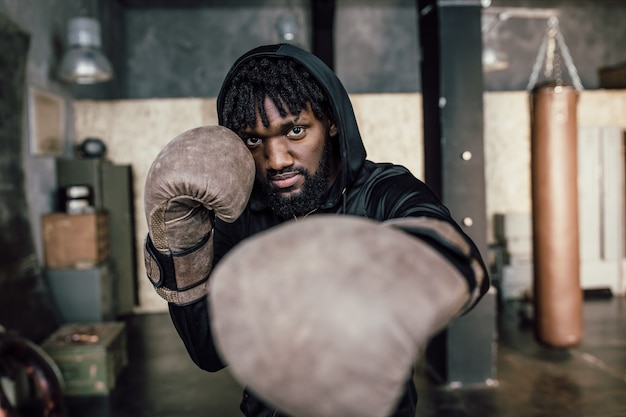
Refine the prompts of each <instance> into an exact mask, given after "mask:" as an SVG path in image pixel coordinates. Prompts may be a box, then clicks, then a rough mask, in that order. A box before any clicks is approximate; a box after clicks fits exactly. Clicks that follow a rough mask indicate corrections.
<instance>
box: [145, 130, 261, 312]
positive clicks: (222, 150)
mask: <svg viewBox="0 0 626 417" xmlns="http://www.w3.org/2000/svg"><path fill="white" fill-rule="evenodd" d="M254 175H255V169H254V160H253V159H252V156H251V155H250V152H249V151H248V149H247V148H246V146H245V145H244V144H243V142H242V141H241V138H239V136H237V135H236V134H235V133H234V132H232V131H231V130H229V129H227V128H225V127H222V126H203V127H198V128H195V129H191V130H188V131H186V132H183V133H182V134H180V135H179V136H177V137H175V138H174V139H173V140H172V141H170V142H169V143H168V144H167V145H166V146H165V147H164V148H163V149H162V150H161V152H160V153H159V154H158V155H157V157H156V158H155V160H154V162H153V163H152V165H151V167H150V170H149V171H148V175H147V178H146V186H145V195H144V208H145V213H146V220H147V222H148V239H147V240H146V245H145V247H144V249H145V251H144V260H145V263H146V271H147V273H148V277H149V278H150V280H151V281H152V283H153V285H154V286H155V287H156V289H157V292H158V293H159V295H161V297H163V298H164V299H166V300H167V301H169V302H172V303H175V304H186V303H189V302H192V301H194V300H196V299H198V298H200V297H202V296H204V295H206V291H207V280H208V275H209V273H210V271H211V268H212V262H213V243H212V230H213V219H214V216H217V217H218V218H220V219H222V220H224V221H226V222H233V221H235V220H236V219H237V218H238V217H239V216H240V214H241V213H242V212H243V210H244V208H245V207H246V204H247V203H248V199H249V197H250V193H251V190H252V185H253V182H254Z"/></svg>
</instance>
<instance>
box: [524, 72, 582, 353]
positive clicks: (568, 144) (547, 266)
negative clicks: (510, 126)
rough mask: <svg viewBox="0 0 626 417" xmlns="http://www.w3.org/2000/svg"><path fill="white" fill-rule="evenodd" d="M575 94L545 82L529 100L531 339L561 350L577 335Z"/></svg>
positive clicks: (577, 338)
mask: <svg viewBox="0 0 626 417" xmlns="http://www.w3.org/2000/svg"><path fill="white" fill-rule="evenodd" d="M577 103H578V92H577V91H576V89H574V88H573V87H572V86H570V85H561V84H558V83H554V82H550V83H546V84H543V85H540V86H537V87H536V88H534V89H533V90H532V94H531V177H532V210H533V259H534V282H533V288H534V306H535V334H536V337H537V339H538V340H539V341H540V342H541V343H543V344H546V345H548V346H552V347H558V348H567V347H571V346H575V345H577V344H578V343H580V341H581V339H582V333H583V320H582V290H581V287H580V255H579V246H578V243H579V242H578V240H579V233H578V183H577V135H578V123H577Z"/></svg>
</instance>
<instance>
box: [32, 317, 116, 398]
mask: <svg viewBox="0 0 626 417" xmlns="http://www.w3.org/2000/svg"><path fill="white" fill-rule="evenodd" d="M42 348H43V349H44V350H45V351H46V353H48V355H50V357H51V358H52V359H53V360H54V361H55V362H56V363H57V365H58V366H59V368H60V369H61V373H62V374H63V379H64V384H65V394H66V395H68V396H79V395H107V394H108V393H109V392H110V390H111V389H113V388H114V387H115V383H116V380H117V377H118V376H119V374H120V372H121V371H122V369H123V368H124V367H125V366H126V365H127V364H128V351H127V346H126V326H125V324H124V323H122V322H103V323H80V324H78V323H72V324H65V325H63V326H61V327H60V328H59V329H58V330H57V331H55V332H54V333H53V334H52V335H51V336H50V337H49V338H48V339H46V341H45V342H44V343H43V344H42Z"/></svg>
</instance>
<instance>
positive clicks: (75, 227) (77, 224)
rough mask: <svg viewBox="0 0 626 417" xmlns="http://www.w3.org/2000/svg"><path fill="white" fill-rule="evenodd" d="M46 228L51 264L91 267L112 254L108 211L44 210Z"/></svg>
mask: <svg viewBox="0 0 626 417" xmlns="http://www.w3.org/2000/svg"><path fill="white" fill-rule="evenodd" d="M42 228H43V240H44V252H45V260H46V266H47V267H48V268H91V267H93V266H95V265H97V264H99V263H100V262H103V261H105V260H106V259H107V258H108V256H109V236H108V219H107V213H106V212H104V211H100V212H96V213H81V214H68V213H50V214H44V215H43V217H42Z"/></svg>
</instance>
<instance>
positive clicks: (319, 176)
mask: <svg viewBox="0 0 626 417" xmlns="http://www.w3.org/2000/svg"><path fill="white" fill-rule="evenodd" d="M264 107H265V111H266V113H267V117H268V120H269V126H268V127H265V126H263V122H262V121H261V117H260V116H259V115H258V111H257V118H256V124H255V126H254V127H252V128H246V129H244V130H241V131H240V132H238V133H239V136H241V138H242V139H243V141H244V143H245V144H246V146H247V147H248V149H249V150H250V152H251V153H252V156H253V158H254V162H255V165H256V179H257V181H258V182H259V184H260V185H261V187H262V188H263V189H264V191H265V193H266V196H267V199H268V203H269V205H270V207H271V208H272V209H273V210H274V211H275V212H276V213H277V214H278V215H280V216H281V217H284V218H291V217H294V216H301V215H305V214H307V213H309V212H310V211H312V210H315V209H317V207H318V206H319V204H320V202H321V200H322V197H323V195H324V194H325V192H326V191H327V190H328V188H329V187H330V186H331V185H332V183H333V182H334V180H335V179H336V177H337V175H338V173H339V163H338V162H339V161H338V158H336V157H335V156H334V155H335V154H334V152H332V150H331V148H332V147H331V142H330V141H332V140H335V139H333V138H334V137H335V136H336V135H337V128H336V126H335V124H334V123H332V122H330V121H329V120H328V119H326V118H325V119H323V120H318V119H317V118H316V117H315V114H314V113H313V111H312V110H311V108H310V106H307V107H306V108H304V109H303V110H302V111H301V112H300V114H297V115H294V114H288V115H287V116H285V117H283V116H281V115H280V113H279V111H278V109H277V108H276V106H275V105H274V103H273V102H272V101H271V100H270V99H269V98H266V99H265V101H264Z"/></svg>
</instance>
